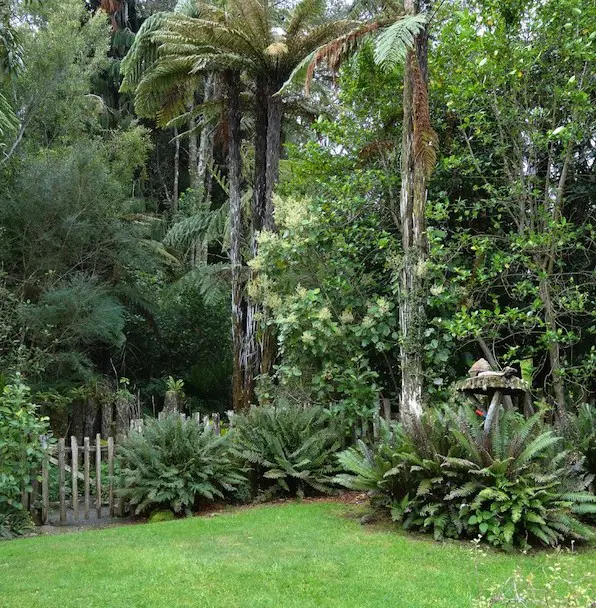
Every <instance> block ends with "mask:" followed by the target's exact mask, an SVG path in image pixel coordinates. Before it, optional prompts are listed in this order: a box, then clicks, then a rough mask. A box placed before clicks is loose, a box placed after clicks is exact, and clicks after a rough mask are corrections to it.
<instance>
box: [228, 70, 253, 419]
mask: <svg viewBox="0 0 596 608" xmlns="http://www.w3.org/2000/svg"><path fill="white" fill-rule="evenodd" d="M225 80H226V88H227V97H228V182H229V192H230V266H231V270H232V337H233V346H234V366H233V371H232V402H233V407H234V410H236V411H238V410H242V409H245V408H247V407H249V406H250V403H251V401H252V398H253V393H254V374H253V369H252V361H253V360H254V352H253V351H254V347H253V346H252V345H253V344H254V340H255V337H256V336H255V333H256V332H255V331H254V319H253V314H252V312H251V308H250V307H249V306H248V303H247V301H246V280H245V274H244V270H243V267H242V240H243V230H242V225H243V221H242V189H241V188H242V157H241V154H240V147H241V144H242V139H241V133H240V120H241V112H240V76H239V74H238V73H237V72H233V71H227V72H226V73H225Z"/></svg>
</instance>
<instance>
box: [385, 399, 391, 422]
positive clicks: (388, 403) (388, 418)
mask: <svg viewBox="0 0 596 608" xmlns="http://www.w3.org/2000/svg"><path fill="white" fill-rule="evenodd" d="M383 413H384V415H385V420H386V421H387V424H391V401H390V400H389V399H388V398H387V397H383Z"/></svg>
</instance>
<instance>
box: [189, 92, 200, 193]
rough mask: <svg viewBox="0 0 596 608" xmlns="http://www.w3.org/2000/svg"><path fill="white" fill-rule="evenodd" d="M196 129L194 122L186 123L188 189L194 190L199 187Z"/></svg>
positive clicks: (192, 119) (192, 120) (193, 120)
mask: <svg viewBox="0 0 596 608" xmlns="http://www.w3.org/2000/svg"><path fill="white" fill-rule="evenodd" d="M193 107H194V104H193ZM191 110H192V108H191ZM196 127H197V122H196V120H195V119H194V118H191V119H190V120H189V121H188V130H189V134H188V175H189V177H190V187H191V188H193V189H195V190H196V189H197V188H198V187H199V176H198V173H197V166H198V163H199V145H198V142H199V139H198V137H197V129H196Z"/></svg>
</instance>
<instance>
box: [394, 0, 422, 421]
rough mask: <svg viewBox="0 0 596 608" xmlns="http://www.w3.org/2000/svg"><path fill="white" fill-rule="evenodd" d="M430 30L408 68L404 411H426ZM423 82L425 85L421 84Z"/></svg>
mask: <svg viewBox="0 0 596 608" xmlns="http://www.w3.org/2000/svg"><path fill="white" fill-rule="evenodd" d="M404 7H405V9H406V11H407V12H409V13H411V14H413V13H415V12H416V7H415V5H414V2H413V1H412V0H406V2H405V3H404ZM426 57H427V43H426V36H425V35H424V34H421V35H419V36H417V38H416V47H415V49H414V50H413V51H410V53H409V54H408V58H407V61H406V65H405V69H404V96H403V112H404V119H403V136H402V156H401V193H400V221H401V235H402V246H403V252H404V254H403V255H404V257H403V264H402V268H401V272H400V275H399V287H400V289H399V292H400V300H399V326H400V339H401V341H400V363H401V379H402V381H401V412H400V413H401V417H402V418H403V419H407V418H418V417H420V415H421V414H422V387H423V360H422V358H423V352H424V351H423V340H422V337H423V326H424V318H425V306H424V296H425V294H424V283H423V276H422V274H423V268H424V262H425V260H426V256H427V243H426V213H425V207H426V174H427V169H426V168H425V167H424V164H423V160H422V159H421V158H420V155H419V154H417V153H416V150H415V144H416V137H417V136H418V137H420V133H419V131H418V130H419V129H420V128H421V126H422V125H420V124H417V123H416V118H417V114H421V112H420V110H421V108H420V105H421V104H424V103H426V109H425V112H422V113H423V114H424V113H426V112H427V111H428V97H427V96H426ZM422 87H424V90H422Z"/></svg>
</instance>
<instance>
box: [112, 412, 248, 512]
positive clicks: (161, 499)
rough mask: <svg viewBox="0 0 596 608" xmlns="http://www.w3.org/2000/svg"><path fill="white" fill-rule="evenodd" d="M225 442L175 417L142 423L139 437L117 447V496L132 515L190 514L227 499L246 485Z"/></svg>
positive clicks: (133, 436)
mask: <svg viewBox="0 0 596 608" xmlns="http://www.w3.org/2000/svg"><path fill="white" fill-rule="evenodd" d="M229 439H230V438H229V437H228V436H225V435H224V436H219V435H216V434H215V433H213V431H212V430H211V429H209V428H206V427H205V426H204V425H203V424H202V423H200V422H198V421H196V420H194V419H188V420H182V419H181V417H180V416H179V415H176V414H172V415H169V416H166V417H164V418H163V419H161V420H151V419H147V421H146V424H145V427H144V429H143V433H131V435H130V436H129V437H127V438H126V439H125V440H124V441H122V443H121V444H120V445H119V446H118V454H117V456H118V463H119V473H118V481H117V483H118V486H119V490H118V493H119V494H120V495H121V496H123V497H124V498H125V499H127V500H129V501H130V504H131V506H133V507H134V511H135V513H136V514H137V515H138V514H140V513H147V512H148V511H151V510H153V509H159V508H166V509H171V510H172V511H173V512H174V513H182V512H184V513H190V512H192V511H193V509H197V508H198V507H199V506H200V505H201V504H202V503H203V502H208V501H213V500H215V499H218V498H219V499H223V498H224V497H230V496H231V495H233V494H234V492H236V491H237V490H238V488H239V487H241V486H242V485H243V484H244V483H245V481H246V479H245V477H244V476H243V474H242V471H241V469H240V467H239V465H238V464H237V463H236V462H235V460H234V459H233V458H232V457H231V455H230V441H229Z"/></svg>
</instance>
